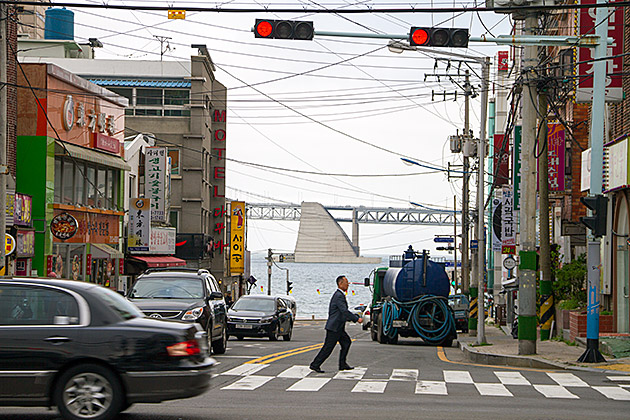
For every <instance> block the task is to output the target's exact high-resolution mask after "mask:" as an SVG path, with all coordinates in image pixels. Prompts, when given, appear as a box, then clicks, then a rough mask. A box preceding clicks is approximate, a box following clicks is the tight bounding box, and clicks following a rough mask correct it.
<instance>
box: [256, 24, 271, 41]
mask: <svg viewBox="0 0 630 420" xmlns="http://www.w3.org/2000/svg"><path fill="white" fill-rule="evenodd" d="M255 31H256V32H255V34H256V37H257V38H269V37H270V36H271V34H272V33H273V25H272V23H271V22H270V21H268V20H259V19H257V20H256V27H255Z"/></svg>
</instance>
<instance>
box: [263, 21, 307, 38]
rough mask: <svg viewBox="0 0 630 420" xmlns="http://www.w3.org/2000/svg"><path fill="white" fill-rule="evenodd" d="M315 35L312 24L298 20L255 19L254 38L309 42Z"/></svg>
mask: <svg viewBox="0 0 630 420" xmlns="http://www.w3.org/2000/svg"><path fill="white" fill-rule="evenodd" d="M314 34H315V29H313V22H307V21H299V20H273V19H256V24H255V26H254V36H255V37H256V38H269V39H271V38H273V39H299V40H311V39H313V35H314Z"/></svg>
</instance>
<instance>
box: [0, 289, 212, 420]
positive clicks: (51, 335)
mask: <svg viewBox="0 0 630 420" xmlns="http://www.w3.org/2000/svg"><path fill="white" fill-rule="evenodd" d="M215 363H216V362H215V361H214V360H213V359H211V358H210V357H208V345H207V337H206V334H205V332H204V331H203V330H202V329H201V328H200V327H199V326H198V325H197V324H194V323H190V324H188V323H181V322H171V321H163V320H157V319H149V318H145V317H144V316H143V314H142V312H141V311H140V310H138V308H137V307H135V306H134V305H133V304H131V303H130V302H129V301H127V300H125V299H124V298H123V297H122V296H120V295H119V294H117V293H115V292H113V291H111V290H109V289H106V288H104V287H100V286H97V285H94V284H90V283H84V282H75V281H69V280H66V281H64V280H38V279H0V405H5V406H53V405H56V406H57V408H58V409H59V412H60V413H61V415H62V416H63V417H64V418H66V419H72V420H83V419H92V420H106V419H112V418H114V417H116V416H117V414H118V413H119V412H120V411H122V410H125V409H126V408H128V407H129V406H130V405H131V404H133V403H139V402H143V403H148V402H160V401H164V400H171V399H176V398H187V397H193V396H195V395H199V394H201V393H203V392H204V391H205V390H206V389H208V386H209V381H210V369H211V367H212V366H213V365H214V364H215Z"/></svg>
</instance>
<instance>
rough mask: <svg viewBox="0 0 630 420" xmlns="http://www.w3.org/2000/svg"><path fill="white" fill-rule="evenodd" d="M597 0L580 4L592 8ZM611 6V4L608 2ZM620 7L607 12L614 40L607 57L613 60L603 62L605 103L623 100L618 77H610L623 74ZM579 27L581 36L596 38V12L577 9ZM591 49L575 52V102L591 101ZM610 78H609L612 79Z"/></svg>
mask: <svg viewBox="0 0 630 420" xmlns="http://www.w3.org/2000/svg"><path fill="white" fill-rule="evenodd" d="M596 1H597V0H580V4H595V3H596ZM611 3H614V1H611ZM623 9H624V8H623V7H617V8H615V9H614V11H613V9H612V8H609V9H608V14H609V17H608V36H609V37H610V38H613V40H614V43H613V45H609V46H608V49H607V52H606V56H608V57H615V58H611V59H610V60H606V74H607V75H606V101H607V102H620V101H621V100H622V99H623V86H622V77H621V75H616V76H615V75H613V74H615V73H620V72H622V71H623V59H624V57H623V52H624V51H623ZM577 13H578V25H579V34H580V35H595V29H594V27H595V13H596V9H595V8H584V9H578V11H577ZM594 50H595V49H594V48H578V57H577V61H578V63H580V64H578V65H577V73H578V77H577V78H576V80H577V83H578V85H577V88H576V94H575V100H576V102H591V101H592V100H593V77H592V76H593V61H592V60H593V51H594ZM611 75H612V76H611Z"/></svg>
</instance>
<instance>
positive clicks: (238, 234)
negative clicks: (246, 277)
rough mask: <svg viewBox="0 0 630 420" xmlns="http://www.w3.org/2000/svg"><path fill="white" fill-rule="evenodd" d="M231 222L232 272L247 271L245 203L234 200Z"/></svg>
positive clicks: (232, 273) (240, 272)
mask: <svg viewBox="0 0 630 420" xmlns="http://www.w3.org/2000/svg"><path fill="white" fill-rule="evenodd" d="M230 217H231V223H230V274H231V275H235V274H243V272H244V271H245V203H244V202H242V201H232V206H231V216H230Z"/></svg>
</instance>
